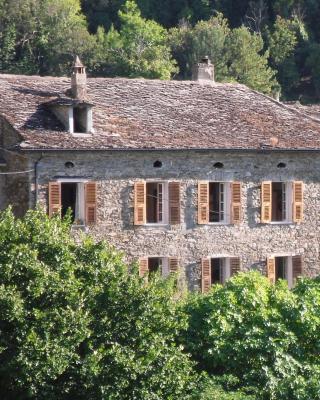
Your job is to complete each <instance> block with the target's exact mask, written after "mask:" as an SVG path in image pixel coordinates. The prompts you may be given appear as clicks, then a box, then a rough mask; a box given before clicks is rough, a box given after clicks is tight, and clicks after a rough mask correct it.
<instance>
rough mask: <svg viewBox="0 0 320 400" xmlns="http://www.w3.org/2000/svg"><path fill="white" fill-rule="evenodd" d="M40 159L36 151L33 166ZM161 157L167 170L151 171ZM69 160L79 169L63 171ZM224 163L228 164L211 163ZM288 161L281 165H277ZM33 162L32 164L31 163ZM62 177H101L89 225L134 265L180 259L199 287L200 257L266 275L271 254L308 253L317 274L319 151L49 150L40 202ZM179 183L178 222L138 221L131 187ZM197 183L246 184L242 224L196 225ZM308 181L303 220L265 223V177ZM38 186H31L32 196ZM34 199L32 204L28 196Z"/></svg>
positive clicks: (308, 268)
mask: <svg viewBox="0 0 320 400" xmlns="http://www.w3.org/2000/svg"><path fill="white" fill-rule="evenodd" d="M38 158H39V155H34V160H32V163H33V162H34V161H35V160H36V159H38ZM156 160H160V161H161V162H162V163H163V166H162V168H154V167H153V163H154V161H156ZM67 161H71V162H73V163H74V168H69V169H68V168H66V167H65V163H66V162H67ZM216 162H222V163H223V164H224V168H223V169H215V168H214V166H213V164H214V163H216ZM280 162H283V163H286V168H281V169H279V168H278V167H277V165H278V163H280ZM32 163H31V165H32ZM57 177H60V178H61V177H70V178H87V179H90V180H95V181H97V182H98V208H97V218H98V222H97V225H96V226H95V227H93V228H92V229H91V233H92V234H93V235H94V236H95V237H96V238H97V239H102V238H103V239H106V240H107V241H108V242H110V243H111V244H113V245H114V246H115V247H116V248H118V249H119V250H122V251H123V252H125V257H126V259H127V260H128V261H129V262H132V261H135V260H137V259H138V258H139V257H143V256H163V257H165V256H176V257H180V259H181V267H182V271H183V274H185V276H186V278H187V279H186V281H187V282H189V287H190V288H197V287H199V283H200V281H199V278H200V260H201V258H202V257H207V256H214V255H220V254H224V255H229V256H239V257H241V262H242V269H243V270H247V269H257V270H259V271H261V272H262V273H265V268H266V265H265V264H266V258H267V257H268V256H270V255H272V254H282V253H283V254H286V255H295V254H303V255H304V266H305V269H304V270H305V274H306V275H309V276H315V275H317V274H319V273H320V263H319V239H320V213H319V211H320V153H317V152H314V153H310V152H309V153H307V152H305V153H301V152H300V153H298V152H291V153H280V152H261V153H249V152H248V153H244V152H242V153H237V152H233V153H231V152H230V153H227V152H224V153H223V152H219V153H218V152H214V151H207V152H196V151H192V152H187V151H182V152H162V153H161V152H156V151H155V152H150V151H149V152H91V153H90V152H82V153H75V152H74V153H67V152H60V153H56V154H50V155H49V154H46V155H44V156H43V158H42V160H41V162H40V163H39V191H38V198H39V201H40V202H41V203H42V204H43V205H44V206H47V199H48V182H49V181H54V180H55V179H57ZM144 179H146V180H164V181H165V180H177V181H180V182H181V220H182V223H181V225H179V226H159V227H155V226H152V227H151V226H134V225H133V184H134V182H135V181H139V180H144ZM199 180H212V181H233V180H236V181H241V182H243V187H242V206H243V217H244V218H243V222H242V223H241V224H240V225H198V224H197V184H198V181H199ZM265 180H273V181H292V180H302V181H303V182H304V208H305V210H304V221H303V223H301V224H293V223H289V224H261V223H260V196H261V193H260V190H261V189H260V187H261V186H260V184H261V181H265ZM34 189H35V187H34V185H33V187H32V190H33V192H32V193H33V195H34ZM31 203H32V201H31Z"/></svg>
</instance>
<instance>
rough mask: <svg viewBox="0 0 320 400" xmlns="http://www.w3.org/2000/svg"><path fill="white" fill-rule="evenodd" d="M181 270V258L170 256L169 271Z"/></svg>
mask: <svg viewBox="0 0 320 400" xmlns="http://www.w3.org/2000/svg"><path fill="white" fill-rule="evenodd" d="M178 270H179V259H178V258H177V257H169V272H170V274H176V273H177V272H178Z"/></svg>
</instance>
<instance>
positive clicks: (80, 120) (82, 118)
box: [73, 107, 87, 133]
mask: <svg viewBox="0 0 320 400" xmlns="http://www.w3.org/2000/svg"><path fill="white" fill-rule="evenodd" d="M73 132H74V133H87V109H86V108H82V107H81V108H80V107H74V109H73Z"/></svg>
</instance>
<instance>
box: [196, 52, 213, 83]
mask: <svg viewBox="0 0 320 400" xmlns="http://www.w3.org/2000/svg"><path fill="white" fill-rule="evenodd" d="M192 80H193V81H197V82H200V83H213V82H214V65H213V64H211V61H210V58H209V57H208V56H204V57H202V59H201V61H200V62H199V63H198V64H196V65H195V66H194V68H193V72H192Z"/></svg>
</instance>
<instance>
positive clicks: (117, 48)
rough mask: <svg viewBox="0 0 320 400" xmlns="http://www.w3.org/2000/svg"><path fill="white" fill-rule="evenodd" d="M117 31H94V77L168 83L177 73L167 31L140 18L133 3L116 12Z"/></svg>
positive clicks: (130, 2)
mask: <svg viewBox="0 0 320 400" xmlns="http://www.w3.org/2000/svg"><path fill="white" fill-rule="evenodd" d="M119 18H120V22H121V28H120V30H119V31H117V30H115V29H114V27H113V26H112V27H111V29H110V30H109V32H108V33H107V34H104V33H103V30H102V28H100V29H99V30H98V33H97V35H98V39H97V43H98V50H97V54H98V57H97V60H96V61H97V65H98V68H97V70H96V73H98V74H101V73H103V72H105V71H109V72H111V74H112V75H120V76H128V77H132V78H133V77H145V78H159V79H170V77H171V75H172V74H173V73H175V72H177V68H176V66H175V62H174V60H173V59H172V57H171V53H170V48H169V46H168V44H167V31H166V30H165V29H164V28H162V27H161V26H160V25H159V24H157V23H156V22H155V21H149V20H145V19H144V18H142V16H141V13H140V11H139V9H138V7H137V5H136V3H135V2H133V1H127V2H126V3H125V5H124V8H123V9H122V10H120V11H119Z"/></svg>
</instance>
